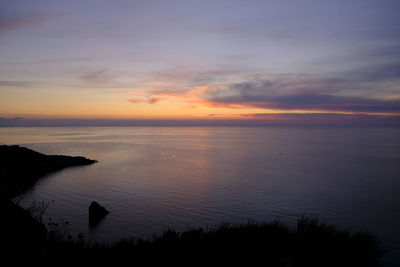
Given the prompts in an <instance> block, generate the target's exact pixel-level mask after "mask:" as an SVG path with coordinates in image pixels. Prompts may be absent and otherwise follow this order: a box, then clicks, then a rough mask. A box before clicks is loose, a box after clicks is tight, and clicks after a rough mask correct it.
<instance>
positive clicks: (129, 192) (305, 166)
mask: <svg viewBox="0 0 400 267" xmlns="http://www.w3.org/2000/svg"><path fill="white" fill-rule="evenodd" d="M0 144H18V145H21V146H25V147H28V148H30V149H33V150H36V151H39V152H41V153H45V154H62V155H72V156H84V157H87V158H90V159H95V160H98V162H97V163H95V164H93V165H87V166H81V167H71V168H66V169H64V170H62V171H58V172H55V173H52V174H49V175H47V176H46V177H43V178H42V179H40V180H39V182H38V183H37V184H36V185H35V186H34V187H33V188H32V189H31V190H29V191H28V192H26V193H25V194H24V195H23V196H19V197H18V198H17V199H16V201H18V202H19V203H20V205H22V206H24V207H27V208H28V207H30V206H32V203H33V202H36V203H42V204H43V203H45V205H46V206H47V210H46V213H45V215H44V216H43V221H44V223H46V224H48V225H49V227H54V223H55V224H58V227H62V228H63V229H65V231H66V232H68V233H71V234H72V235H74V236H76V235H78V234H80V233H83V234H84V235H85V237H86V238H87V239H88V240H95V241H100V242H116V241H118V240H120V239H122V238H129V237H133V238H151V237H152V236H153V235H157V234H160V233H162V231H164V230H166V229H170V228H173V229H176V230H186V229H189V228H193V227H203V228H208V227H209V228H212V227H215V226H218V225H219V224H221V223H226V222H228V223H246V222H248V221H255V222H260V221H271V220H279V221H281V222H284V223H286V224H288V225H289V226H294V225H295V223H296V220H297V219H298V218H299V217H301V216H318V217H319V218H321V220H322V221H324V222H327V223H334V224H336V225H338V226H339V227H343V228H346V229H351V230H356V231H369V232H372V233H374V234H375V235H377V236H378V238H379V239H380V240H381V241H382V245H383V246H384V247H385V248H386V249H388V250H389V252H388V253H387V255H386V257H385V259H384V260H385V266H399V264H400V250H399V248H400V128H368V127H36V128H35V127H29V128H23V127H15V128H6V127H3V128H0ZM22 167H23V166H22ZM92 201H97V202H98V203H100V204H101V205H103V206H104V207H106V208H107V209H108V210H109V211H110V214H109V215H108V216H106V217H105V218H104V219H103V220H102V221H101V222H100V223H99V224H98V225H97V226H96V227H89V223H88V207H89V204H90V203H91V202H92Z"/></svg>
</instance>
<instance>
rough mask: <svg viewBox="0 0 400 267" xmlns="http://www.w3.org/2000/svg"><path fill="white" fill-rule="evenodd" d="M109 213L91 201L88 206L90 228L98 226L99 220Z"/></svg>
mask: <svg viewBox="0 0 400 267" xmlns="http://www.w3.org/2000/svg"><path fill="white" fill-rule="evenodd" d="M109 213H110V212H109V211H108V210H107V209H106V208H104V207H103V206H101V205H100V204H99V203H97V202H96V201H93V202H92V203H90V206H89V224H90V226H95V225H96V224H98V223H99V222H100V221H101V219H103V218H104V217H105V216H107V214H109Z"/></svg>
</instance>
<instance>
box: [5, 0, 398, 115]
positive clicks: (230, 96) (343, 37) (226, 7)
mask: <svg viewBox="0 0 400 267" xmlns="http://www.w3.org/2000/svg"><path fill="white" fill-rule="evenodd" d="M399 12H400V2H399V1H397V0H382V1H375V0H354V1H348V0H338V1H328V0H305V1H294V0H293V1H289V0H287V1H277V0H276V1H256V0H249V1H244V0H243V1H236V0H226V1H223V0H219V1H207V0H205V1H190V0H187V1H186V0H182V1H173V0H168V1H152V0H149V1H100V0H96V1H40V0H38V1H20V0H13V1H11V0H9V1H7V0H2V1H0V62H1V64H0V117H3V118H11V117H24V118H107V119H110V118H124V119H191V118H201V119H205V118H208V119H218V118H241V119H247V118H257V119H262V118H271V116H274V115H276V114H284V116H285V118H287V116H289V115H290V114H294V117H293V119H296V116H299V115H301V114H309V113H313V114H314V113H316V114H336V115H337V114H351V115H354V114H361V115H365V114H367V115H371V116H375V115H376V116H400V16H399V15H398V14H399ZM288 114H289V115H288ZM289 117H290V116H289Z"/></svg>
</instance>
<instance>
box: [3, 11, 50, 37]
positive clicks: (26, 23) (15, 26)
mask: <svg viewBox="0 0 400 267" xmlns="http://www.w3.org/2000/svg"><path fill="white" fill-rule="evenodd" d="M51 17H53V16H52V15H50V14H44V13H25V14H12V15H5V14H0V37H2V36H3V35H5V34H6V33H8V32H12V31H16V30H19V29H23V28H29V27H32V26H34V25H37V24H40V23H42V22H44V21H46V20H48V19H50V18H51Z"/></svg>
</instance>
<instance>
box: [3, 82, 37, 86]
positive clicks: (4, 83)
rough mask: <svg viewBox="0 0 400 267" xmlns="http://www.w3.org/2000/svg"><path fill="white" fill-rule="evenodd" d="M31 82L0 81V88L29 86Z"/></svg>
mask: <svg viewBox="0 0 400 267" xmlns="http://www.w3.org/2000/svg"><path fill="white" fill-rule="evenodd" d="M31 85H32V82H22V81H0V87H11V86H12V87H14V86H31Z"/></svg>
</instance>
